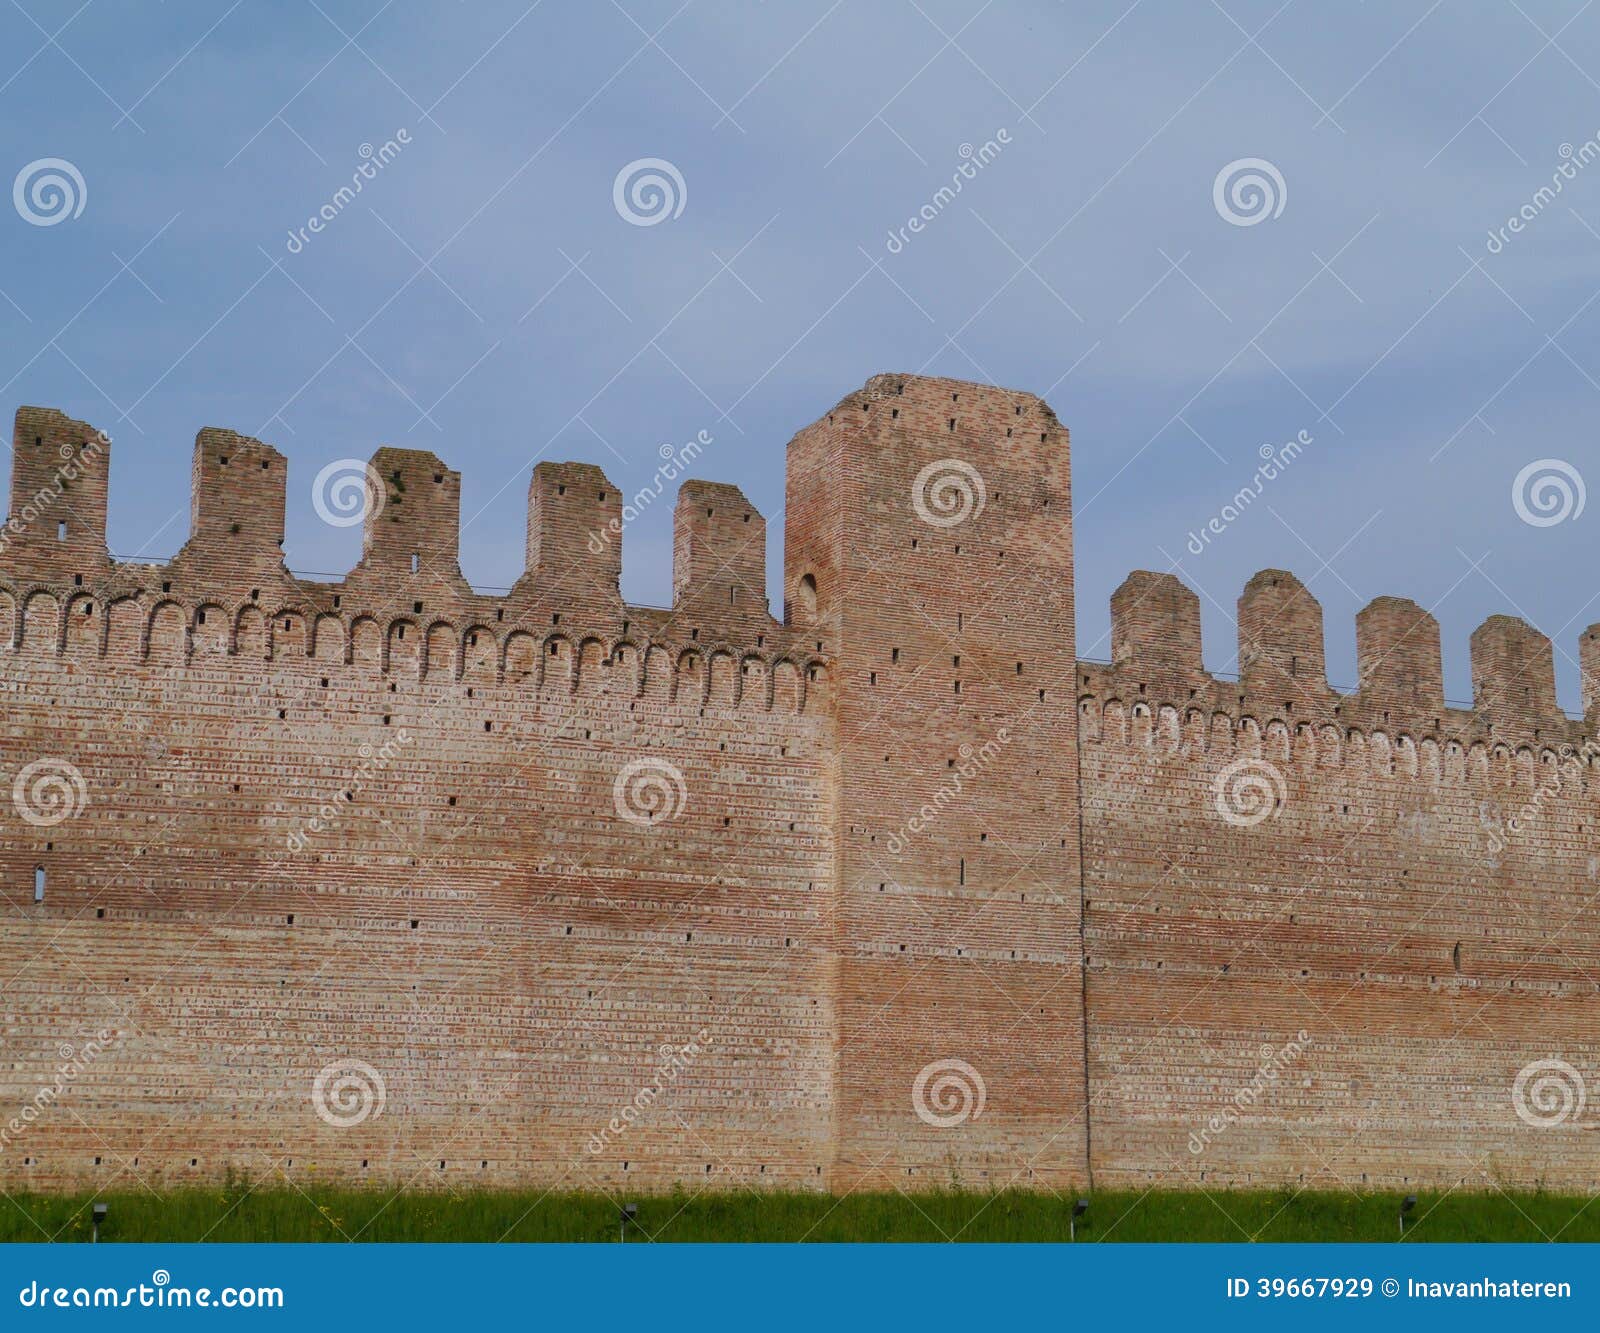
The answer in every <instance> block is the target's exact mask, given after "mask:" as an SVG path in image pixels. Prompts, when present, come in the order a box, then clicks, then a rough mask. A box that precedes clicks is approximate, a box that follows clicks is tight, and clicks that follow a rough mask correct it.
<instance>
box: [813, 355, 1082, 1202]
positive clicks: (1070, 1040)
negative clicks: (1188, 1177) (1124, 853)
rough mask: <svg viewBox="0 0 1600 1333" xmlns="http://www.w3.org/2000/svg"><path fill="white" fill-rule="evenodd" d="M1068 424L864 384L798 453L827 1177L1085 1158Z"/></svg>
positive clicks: (1028, 412) (993, 1179)
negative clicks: (824, 666) (822, 668)
mask: <svg viewBox="0 0 1600 1333" xmlns="http://www.w3.org/2000/svg"><path fill="white" fill-rule="evenodd" d="M1071 512H1072V511H1071V487H1070V480H1069V459H1068V437H1067V431H1066V429H1065V428H1064V427H1063V426H1062V425H1061V424H1060V423H1059V422H1058V421H1057V420H1056V417H1055V413H1054V412H1052V411H1051V409H1050V408H1049V406H1048V405H1047V404H1045V403H1044V402H1042V401H1041V400H1040V399H1038V398H1036V397H1034V396H1032V395H1029V394H1024V393H1018V392H1013V391H1010V390H1005V389H998V388H993V387H989V386H986V385H978V384H968V383H964V382H962V381H958V380H945V379H929V378H923V377H918V376H911V375H880V376H877V377H875V378H874V379H872V380H871V381H869V382H868V383H867V385H866V387H865V388H864V389H862V390H861V391H860V392H857V393H853V394H851V395H849V396H848V397H847V398H845V399H844V400H843V401H842V402H840V403H839V404H838V406H837V407H835V408H834V410H833V411H831V412H830V413H828V415H827V416H826V417H824V418H823V419H822V420H820V421H818V422H816V423H815V424H814V425H812V426H810V427H808V428H807V429H806V430H804V431H802V432H801V433H800V434H799V435H797V436H796V437H795V439H794V440H793V441H792V442H791V444H790V445H789V457H788V495H787V512H786V521H785V534H784V540H785V574H784V590H785V601H786V607H787V616H788V619H789V621H790V624H791V625H792V626H794V627H795V628H796V629H801V628H806V629H807V637H808V638H814V639H815V641H816V643H817V644H818V645H819V646H820V648H821V650H822V652H823V653H824V654H825V655H826V656H828V657H829V658H830V659H831V661H832V662H833V676H832V679H831V680H830V681H829V682H827V686H828V688H827V691H826V692H827V694H829V695H830V696H831V703H832V708H833V712H834V718H835V723H836V726H837V737H836V747H837V748H836V753H837V758H836V763H837V780H836V791H835V798H836V805H835V815H834V818H835V822H836V829H835V835H836V836H835V847H836V849H837V874H836V882H835V884H834V885H833V886H832V895H833V896H832V900H831V902H830V904H829V909H828V920H829V922H830V928H831V939H830V944H831V947H832V949H833V952H834V954H835V957H836V960H837V970H836V980H835V989H834V995H833V1000H834V1003H835V1005H836V1012H835V1015H834V1021H835V1023H836V1031H837V1040H836V1068H835V1074H834V1087H833V1099H832V1110H833V1115H834V1117H835V1126H834V1141H835V1144H836V1157H835V1161H834V1163H833V1178H832V1179H831V1181H830V1182H829V1183H830V1185H831V1187H832V1188H833V1189H835V1190H847V1189H854V1188H857V1187H860V1186H863V1185H866V1186H878V1187H885V1186H888V1185H891V1184H892V1185H894V1186H897V1187H900V1188H919V1187H920V1188H930V1187H935V1186H944V1185H949V1184H951V1183H952V1182H954V1181H959V1182H960V1183H962V1184H964V1185H969V1186H977V1187H1004V1186H1006V1185H1017V1186H1030V1185H1031V1186H1035V1187H1038V1186H1043V1185H1046V1184H1048V1185H1050V1186H1052V1187H1057V1188H1064V1187H1066V1186H1068V1185H1080V1184H1083V1183H1084V1182H1085V1180H1086V1177H1087V1172H1088V1165H1087V1163H1088V1154H1087V1137H1088V1136H1087V1129H1086V1109H1087V1108H1086V1104H1085V1081H1084V1042H1083V976H1082V932H1081V899H1082V893H1081V874H1080V864H1079V822H1078V821H1079V813H1078V810H1079V807H1078V771H1077V762H1078V759H1077V730H1076V727H1077V723H1076V710H1075V707H1074V700H1075V697H1076V692H1075V690H1074V678H1075V674H1076V656H1075V641H1074V632H1073V584H1072V576H1073V563H1072V527H1071Z"/></svg>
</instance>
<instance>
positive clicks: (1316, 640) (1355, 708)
mask: <svg viewBox="0 0 1600 1333" xmlns="http://www.w3.org/2000/svg"><path fill="white" fill-rule="evenodd" d="M1111 616H1112V629H1111V643H1112V661H1111V662H1110V663H1094V662H1084V663H1080V664H1079V677H1078V683H1079V699H1078V707H1079V730H1080V737H1081V741H1082V743H1084V744H1089V745H1093V744H1101V743H1126V744H1136V745H1147V746H1152V747H1160V748H1165V749H1167V750H1169V751H1173V752H1176V751H1178V750H1186V751H1189V752H1194V753H1205V752H1209V751H1212V750H1220V751H1221V752H1223V753H1225V754H1232V753H1234V752H1235V751H1236V750H1237V749H1239V748H1240V747H1246V748H1248V747H1261V748H1262V749H1263V750H1265V751H1267V752H1268V757H1274V756H1275V757H1276V758H1277V759H1280V760H1282V761H1283V762H1286V763H1290V762H1295V761H1297V760H1304V761H1306V762H1308V763H1315V764H1318V765H1323V766H1349V765H1351V764H1356V765H1358V766H1365V765H1368V764H1370V765H1372V766H1374V767H1373V771H1374V772H1379V771H1381V772H1384V773H1388V774H1392V775H1398V776H1411V777H1426V776H1429V775H1430V774H1431V776H1432V777H1433V778H1434V779H1435V780H1444V779H1447V778H1449V777H1451V776H1452V775H1455V776H1459V777H1463V778H1465V777H1467V776H1469V775H1471V774H1474V773H1476V774H1481V775H1487V774H1488V773H1490V772H1492V771H1494V770H1495V768H1496V767H1498V768H1499V769H1500V770H1502V771H1504V772H1506V773H1508V774H1512V773H1515V774H1520V775H1521V778H1522V780H1523V782H1524V784H1525V785H1532V784H1533V783H1535V782H1536V781H1537V774H1538V773H1539V772H1540V771H1542V770H1545V769H1548V768H1549V767H1550V766H1551V765H1555V764H1567V763H1572V762H1578V763H1581V764H1583V765H1584V766H1585V768H1589V767H1592V766H1593V765H1595V764H1596V763H1600V751H1597V749H1596V748H1595V745H1594V740H1595V736H1596V729H1597V728H1596V723H1597V722H1600V710H1597V708H1596V697H1597V690H1596V681H1597V680H1600V626H1595V627H1593V628H1591V629H1590V630H1587V631H1585V633H1584V635H1583V637H1582V639H1581V641H1580V650H1581V662H1582V664H1583V669H1584V673H1585V695H1584V703H1585V708H1586V713H1587V717H1586V720H1584V721H1578V720H1574V719H1570V718H1568V717H1567V716H1566V715H1565V714H1564V713H1563V712H1562V711H1561V709H1560V708H1559V707H1558V706H1557V703H1556V694H1555V672H1554V665H1553V650H1552V645H1551V643H1550V640H1549V639H1548V638H1546V637H1545V636H1544V635H1543V634H1541V633H1539V632H1538V631H1537V630H1535V629H1533V628H1532V627H1531V626H1529V625H1527V624H1526V623H1524V622H1523V621H1521V620H1516V619H1514V618H1512V617H1509V616H1491V617H1490V618H1489V619H1488V620H1487V621H1485V622H1484V624H1483V625H1482V626H1480V627H1479V629H1478V631H1477V632H1476V633H1475V634H1474V635H1473V636H1472V678H1473V687H1474V704H1473V706H1472V707H1471V708H1461V707H1451V706H1448V705H1447V704H1446V703H1445V699H1444V684H1443V666H1442V652H1441V648H1440V635H1439V623H1438V621H1437V620H1436V619H1435V618H1434V617H1433V616H1432V615H1431V614H1429V613H1428V612H1427V611H1425V610H1424V609H1423V608H1422V607H1420V606H1418V605H1417V604H1416V603H1415V602H1412V601H1409V600H1407V599H1405V598H1399V597H1379V598H1376V599H1375V600H1374V601H1372V602H1371V603H1370V604H1369V605H1368V606H1366V607H1365V608H1364V609H1363V610H1362V611H1361V612H1360V614H1359V615H1358V616H1357V618H1356V640H1357V655H1358V658H1359V664H1360V683H1359V685H1358V687H1357V688H1356V689H1355V690H1354V691H1352V692H1350V693H1348V694H1345V693H1340V692H1338V691H1337V690H1334V689H1332V688H1331V687H1329V685H1328V684H1327V680H1326V675H1325V668H1324V665H1323V664H1324V660H1325V659H1324V648H1323V639H1322V633H1323V628H1322V608H1321V606H1320V605H1319V604H1318V603H1317V601H1316V599H1315V598H1314V597H1313V596H1312V595H1311V593H1310V592H1309V591H1308V590H1307V589H1306V588H1305V586H1304V585H1303V584H1302V583H1301V582H1300V581H1299V580H1298V579H1297V578H1295V577H1294V575H1292V574H1289V573H1287V572H1285V571H1283V570H1264V571H1262V572H1261V573H1260V574H1257V575H1256V576H1255V577H1254V578H1252V579H1251V580H1250V582H1249V584H1248V585H1247V587H1246V589H1245V592H1244V595H1243V596H1242V597H1241V598H1240V601H1239V661H1240V673H1239V679H1238V680H1237V681H1231V680H1225V679H1221V678H1218V677H1216V676H1213V675H1212V674H1210V673H1209V672H1207V671H1205V670H1204V668H1203V667H1202V666H1201V665H1200V661H1201V658H1200V617H1199V605H1198V601H1197V599H1196V598H1195V596H1194V594H1193V593H1192V592H1190V590H1189V589H1187V588H1186V587H1184V585H1183V584H1182V583H1181V582H1180V581H1179V580H1178V579H1177V578H1176V577H1175V576H1173V575H1170V574H1153V573H1149V572H1146V571H1140V572H1138V573H1135V574H1133V575H1131V576H1130V577H1129V578H1128V580H1127V581H1126V582H1124V583H1123V585H1122V586H1121V587H1120V588H1118V589H1117V591H1116V593H1115V594H1113V596H1112V599H1111Z"/></svg>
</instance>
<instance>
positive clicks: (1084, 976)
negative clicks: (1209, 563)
mask: <svg viewBox="0 0 1600 1333" xmlns="http://www.w3.org/2000/svg"><path fill="white" fill-rule="evenodd" d="M1073 611H1074V613H1076V611H1077V607H1076V605H1074V607H1073ZM1072 685H1073V689H1072V692H1071V693H1070V694H1069V695H1068V696H1067V697H1068V701H1069V702H1070V703H1071V705H1072V758H1073V763H1074V764H1075V765H1076V766H1077V788H1078V789H1077V791H1076V792H1075V793H1074V795H1073V803H1074V804H1075V805H1076V806H1077V809H1078V984H1079V1005H1080V1007H1079V1027H1080V1031H1081V1032H1082V1034H1083V1169H1084V1171H1085V1173H1086V1174H1087V1175H1088V1178H1089V1183H1088V1190H1089V1192H1090V1193H1091V1194H1092V1193H1094V1126H1093V1123H1092V1117H1093V1110H1094V1099H1093V1098H1092V1097H1091V1096H1090V1095H1089V933H1088V932H1089V921H1088V916H1089V907H1088V902H1087V896H1088V895H1087V893H1086V892H1085V885H1084V848H1083V821H1084V813H1085V812H1084V801H1083V726H1082V724H1081V723H1080V721H1079V718H1078V690H1077V685H1078V660H1077V654H1076V653H1074V654H1073V659H1072Z"/></svg>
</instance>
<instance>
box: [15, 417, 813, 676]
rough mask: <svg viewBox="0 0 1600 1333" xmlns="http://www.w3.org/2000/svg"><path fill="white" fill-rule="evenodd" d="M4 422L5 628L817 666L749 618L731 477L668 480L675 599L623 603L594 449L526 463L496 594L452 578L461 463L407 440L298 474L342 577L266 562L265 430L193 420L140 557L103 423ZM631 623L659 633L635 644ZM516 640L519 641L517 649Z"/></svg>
mask: <svg viewBox="0 0 1600 1333" xmlns="http://www.w3.org/2000/svg"><path fill="white" fill-rule="evenodd" d="M13 438H14V443H13V452H14V456H15V460H16V461H15V463H14V465H13V476H12V487H11V497H12V498H11V514H10V518H9V520H8V522H7V525H6V529H5V539H4V543H3V546H0V643H3V644H6V645H12V646H20V645H22V644H24V643H26V644H28V645H29V646H30V647H32V648H36V649H39V650H41V651H46V650H53V651H54V652H56V653H58V654H66V653H68V652H71V653H80V652H87V653H91V654H94V655H98V656H102V657H110V658H114V659H116V660H119V661H126V660H143V659H146V658H149V657H151V656H155V657H157V658H158V659H159V660H161V661H168V662H170V661H183V660H188V659H190V658H192V657H193V656H194V655H195V653H196V652H209V653H211V654H212V655H213V656H215V657H221V658H228V657H236V656H240V655H243V656H245V657H250V658H267V659H269V660H287V661H291V662H293V661H323V662H330V661H331V662H340V661H343V662H358V661H362V660H369V661H370V664H371V665H373V666H375V667H376V668H378V669H380V670H382V671H385V672H388V671H393V670H396V669H399V670H402V671H413V670H414V671H416V672H418V673H420V674H423V675H427V674H431V673H434V672H437V671H438V670H439V669H440V665H439V664H440V662H441V661H444V662H448V663H449V664H450V670H451V671H453V672H454V674H455V675H456V676H458V677H459V676H460V675H461V673H462V672H463V671H464V670H465V666H466V662H467V660H468V659H469V657H471V658H473V659H475V660H493V659H495V658H496V656H498V661H497V663H496V664H495V666H494V667H493V669H492V671H491V673H490V674H491V677H499V676H503V675H504V673H505V672H506V671H507V670H508V669H509V670H511V671H512V672H513V673H514V674H516V675H518V676H519V677H520V676H528V675H532V676H534V677H537V678H538V679H539V680H540V681H543V680H544V679H545V677H546V676H548V675H549V674H550V667H551V665H552V663H551V661H550V660H549V659H552V658H554V659H557V660H564V655H565V654H568V653H570V654H571V658H572V666H571V674H572V679H573V683H574V687H576V681H577V679H578V678H579V676H580V675H581V674H582V670H583V660H584V658H585V654H586V652H588V651H589V650H586V649H585V648H584V646H583V645H584V644H585V643H593V644H597V645H600V644H603V645H605V648H604V652H603V658H604V660H605V661H606V663H607V664H608V665H609V662H610V660H611V658H612V655H613V653H614V652H619V651H620V652H622V653H623V654H624V655H626V654H628V653H629V652H632V653H633V654H635V655H636V657H637V664H638V667H639V669H640V671H641V672H642V671H643V670H644V668H645V666H646V664H647V663H651V664H653V663H657V662H658V660H659V662H663V663H670V664H671V671H672V673H673V674H674V676H675V674H676V672H677V671H678V668H679V664H680V662H683V661H685V660H686V661H687V663H688V665H689V666H690V667H695V666H696V663H697V662H698V661H699V658H700V657H701V655H703V654H704V655H706V662H707V664H708V665H707V669H706V671H705V672H704V675H705V684H707V685H709V682H710V679H711V676H712V675H713V674H714V673H713V672H712V670H711V669H710V665H709V664H710V663H713V662H715V661H718V660H720V659H721V658H722V657H727V658H728V659H729V660H731V661H734V662H743V661H755V662H758V663H760V664H761V670H762V674H763V679H764V680H766V681H770V680H772V679H774V678H775V677H778V676H780V675H781V674H782V673H780V672H779V671H778V664H779V663H780V662H784V663H787V664H788V665H789V666H790V667H792V668H793V669H794V670H795V671H796V672H799V673H802V674H804V675H805V676H806V677H807V678H814V675H813V673H814V670H815V668H817V667H818V666H819V665H820V664H821V663H822V662H823V661H824V658H825V654H824V653H823V652H819V651H818V648H817V645H816V640H815V637H814V635H813V636H810V642H809V644H807V643H806V642H805V637H806V636H802V635H800V634H797V633H795V632H792V631H790V630H789V629H788V628H787V627H786V626H784V625H783V624H781V623H779V622H778V621H776V620H774V619H773V618H772V616H771V615H770V614H769V613H768V610H767V600H766V592H765V581H766V574H765V562H766V520H765V519H764V518H763V517H762V516H761V514H760V513H759V512H758V511H757V510H756V509H755V507H754V506H753V505H751V504H750V502H749V501H748V500H747V499H746V498H745V497H744V495H743V494H742V493H741V492H740V491H739V489H738V488H737V487H735V486H729V485H725V484H721V483H716V482H707V481H697V480H695V481H686V482H685V483H684V484H683V486H682V489H681V490H680V493H679V496H678V503H677V509H676V516H675V528H676V530H675V534H674V578H673V589H674V603H673V606H672V607H671V608H670V609H667V610H661V609H657V608H653V607H629V606H628V605H626V604H625V603H624V601H623V599H622V596H621V592H620V586H619V584H620V577H621V569H622V538H623V528H624V523H623V515H624V502H623V497H622V495H621V493H620V492H619V491H618V490H617V488H616V487H615V486H614V485H612V484H611V482H610V481H609V480H608V479H607V478H606V475H605V473H604V472H603V471H602V470H601V469H600V468H598V467H596V466H594V465H593V464H589V463H551V462H544V463H540V464H538V465H537V466H536V467H535V468H534V469H533V473H532V476H531V477H530V480H529V487H528V525H527V562H526V566H525V568H524V570H523V571H522V573H521V574H520V575H519V576H518V578H517V580H516V583H515V585H514V586H513V587H512V588H511V590H510V592H509V593H507V594H506V595H505V596H503V597H490V596H486V595H483V594H479V593H477V592H475V591H474V590H473V588H472V587H471V586H470V585H469V584H468V583H467V581H466V579H465V578H464V577H463V576H462V573H461V567H460V558H459V552H460V523H461V474H460V473H459V472H456V471H455V470H453V469H451V468H450V467H449V466H448V465H447V464H446V463H445V462H444V461H443V460H442V459H440V458H439V457H438V456H437V455H436V454H433V453H431V452H428V451H426V450H416V449H397V448H391V447H384V448H380V449H378V450H377V451H376V452H375V453H374V454H373V455H372V457H371V459H370V460H369V461H368V462H367V463H365V464H360V463H358V462H357V461H356V460H343V462H342V463H340V464H333V465H330V467H329V468H328V469H325V470H324V472H323V473H322V474H321V475H319V476H318V477H317V479H316V481H315V483H314V484H313V486H312V495H311V498H312V501H313V503H314V504H315V506H316V507H317V509H318V512H319V514H321V515H322V516H323V517H325V518H327V519H328V521H330V522H334V523H336V524H339V525H347V524H350V523H353V522H354V521H357V520H359V521H360V522H361V523H362V553H361V558H360V560H359V562H358V563H357V564H356V566H355V567H354V568H353V569H352V570H351V571H350V572H349V573H348V574H347V575H346V576H345V577H344V578H343V579H340V580H337V581H333V582H319V581H314V580H310V579H304V578H299V577H297V576H295V575H294V574H292V573H291V572H290V571H289V569H288V567H287V565H286V563H285V558H284V550H283V533H284V516H285V511H286V494H287V484H288V466H287V461H286V460H285V458H284V456H283V455H282V454H281V453H280V452H279V451H278V450H277V449H275V448H273V447H272V446H271V445H270V444H266V443H264V442H263V441H261V440H257V439H253V438H251V437H248V436H244V435H240V434H237V433H236V432H234V431H230V430H223V429H219V428H215V427H207V428H205V429H204V430H202V431H200V433H199V434H198V435H197V436H196V438H195V445H194V462H193V468H192V473H191V476H192V494H191V502H190V534H189V538H188V540H187V541H186V542H185V543H184V545H183V546H182V548H181V549H180V550H179V552H178V553H177V555H175V556H174V557H173V558H172V560H170V561H168V562H166V563H165V564H150V563H137V562H117V561H114V560H113V559H112V558H111V556H110V554H109V552H108V550H107V546H106V535H105V534H106V513H107V499H108V491H107V485H106V477H107V475H108V471H109V463H110V449H111V442H110V440H109V439H108V438H107V437H106V436H105V435H104V434H102V433H101V432H99V431H96V430H95V429H94V428H93V427H92V426H90V425H88V424H87V423H85V422H81V421H74V420H72V419H70V418H68V417H66V416H65V415H64V414H62V413H61V412H59V411H56V410H55V409H53V408H37V407H24V408H21V409H19V410H18V412H17V415H16V426H15V431H14V437H13ZM369 639H370V640H371V641H372V642H371V644H370V645H369V643H368V640H369ZM650 640H659V643H660V645H662V646H661V647H658V648H657V650H656V652H654V653H652V651H651V648H650V644H649V641H650ZM469 641H470V646H471V651H470V652H469V646H468V645H469ZM523 641H526V642H527V643H528V644H530V645H536V646H537V648H538V655H537V657H534V656H533V648H532V647H529V648H527V649H523V648H520V647H518V646H517V645H519V644H521V643H522V642H523ZM668 644H671V645H676V646H675V647H672V648H671V649H668V648H667V647H666V646H665V645H668ZM486 655H487V656H486ZM524 656H526V657H528V659H529V661H528V663H525V664H524V663H522V662H521V661H520V659H521V658H522V657H524ZM508 663H509V666H508ZM662 669H663V668H662V667H660V666H657V667H656V670H657V671H659V670H662ZM718 671H719V672H720V668H718ZM741 674H747V671H746V672H745V673H741ZM641 688H642V685H641ZM672 688H673V690H674V693H676V685H674V686H673V687H672ZM691 688H700V686H699V685H698V684H697V685H695V686H693V687H691ZM703 692H704V691H703ZM707 697H710V696H709V693H708V694H707Z"/></svg>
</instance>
